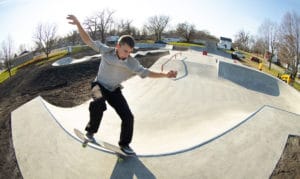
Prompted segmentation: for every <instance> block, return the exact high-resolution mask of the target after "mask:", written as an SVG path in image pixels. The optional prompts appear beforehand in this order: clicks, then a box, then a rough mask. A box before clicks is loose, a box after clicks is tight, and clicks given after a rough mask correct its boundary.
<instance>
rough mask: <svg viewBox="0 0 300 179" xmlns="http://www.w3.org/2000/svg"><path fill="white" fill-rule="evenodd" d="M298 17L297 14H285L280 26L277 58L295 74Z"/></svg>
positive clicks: (299, 21) (298, 39)
mask: <svg viewBox="0 0 300 179" xmlns="http://www.w3.org/2000/svg"><path fill="white" fill-rule="evenodd" d="M299 45H300V17H299V15H298V14H297V13H295V12H293V13H290V12H287V13H286V14H285V15H284V17H283V20H282V22H281V26H280V44H279V57H280V59H283V60H284V61H285V62H286V63H288V64H289V66H290V67H291V68H292V73H293V75H294V76H295V75H296V74H297V71H298V69H297V67H298V65H299V53H300V52H299Z"/></svg>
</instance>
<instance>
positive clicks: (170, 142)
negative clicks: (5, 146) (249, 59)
mask: <svg viewBox="0 0 300 179" xmlns="http://www.w3.org/2000/svg"><path fill="white" fill-rule="evenodd" d="M174 53H177V52H174V51H172V52H171V54H170V55H169V56H165V57H162V58H161V59H160V60H159V61H157V63H155V64H154V65H153V66H152V67H151V69H152V70H155V71H159V70H160V69H161V65H162V64H164V62H165V61H167V60H168V58H169V57H170V56H172V55H173V54H174ZM216 59H217V57H216V56H202V55H201V53H199V52H195V51H189V52H183V53H182V56H181V57H179V58H177V59H173V60H171V61H170V62H169V63H167V65H165V67H164V70H166V71H167V70H170V69H175V70H178V72H179V73H178V77H177V78H176V79H173V80H170V79H150V78H147V79H140V78H139V77H134V78H132V79H130V80H129V81H127V82H125V83H124V86H125V88H124V90H123V93H124V95H125V96H126V98H127V100H128V103H129V105H130V106H131V109H132V111H133V113H134V116H135V131H134V138H133V142H132V147H133V148H134V149H135V151H136V152H137V154H138V158H130V159H128V160H126V161H125V162H122V163H118V162H117V158H116V157H115V156H114V155H112V154H110V153H108V152H106V151H99V150H96V149H95V148H92V147H87V148H86V149H84V148H82V147H81V145H80V143H79V141H78V140H77V139H76V137H75V135H74V134H73V128H78V129H81V130H83V129H84V127H85V125H86V123H87V121H88V102H86V103H84V104H82V105H79V106H76V107H73V108H61V107H58V106H53V105H51V104H49V103H48V102H46V101H45V100H43V99H42V98H41V97H38V98H36V99H34V100H32V101H30V102H28V103H26V104H24V105H23V106H21V107H19V108H18V109H17V110H15V111H14V112H13V113H12V135H13V143H14V146H15V152H16V156H17V160H18V164H19V166H20V169H21V172H22V175H23V176H24V178H83V177H87V178H133V177H136V178H220V177H221V178H253V177H254V176H255V178H268V177H269V175H270V174H271V173H272V171H273V169H274V167H275V165H276V163H277V161H278V160H279V158H280V155H281V153H282V151H283V148H284V145H285V143H286V140H287V137H288V135H289V134H293V135H300V116H299V113H300V105H299V100H300V94H299V92H297V91H296V90H294V89H293V88H291V87H289V86H288V85H286V84H285V83H283V82H281V81H278V80H277V79H275V78H273V77H270V76H268V75H266V74H263V73H261V72H259V71H256V70H252V69H249V68H244V67H242V66H240V65H236V64H233V63H231V61H230V60H227V59H225V61H223V60H224V58H220V59H222V60H219V59H218V60H216ZM226 61H227V62H226ZM119 130H120V120H119V118H118V116H117V115H116V114H115V112H114V111H113V110H112V109H111V108H108V110H107V111H106V112H105V114H104V118H103V121H102V125H101V128H100V131H99V133H97V135H96V137H97V138H100V139H103V140H105V141H107V142H110V143H113V144H116V143H117V142H118V136H119Z"/></svg>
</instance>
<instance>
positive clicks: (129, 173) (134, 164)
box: [110, 157, 156, 179]
mask: <svg viewBox="0 0 300 179" xmlns="http://www.w3.org/2000/svg"><path fill="white" fill-rule="evenodd" d="M134 176H135V177H134ZM119 178H122V179H132V178H138V179H144V178H145V179H155V178H156V177H155V176H154V175H153V173H152V172H151V171H150V170H149V169H148V168H147V167H146V166H145V165H144V164H143V163H142V162H141V161H140V160H139V158H138V157H128V158H126V159H125V160H123V161H122V162H118V161H117V162H116V166H115V168H114V170H113V172H112V175H111V177H110V179H119Z"/></svg>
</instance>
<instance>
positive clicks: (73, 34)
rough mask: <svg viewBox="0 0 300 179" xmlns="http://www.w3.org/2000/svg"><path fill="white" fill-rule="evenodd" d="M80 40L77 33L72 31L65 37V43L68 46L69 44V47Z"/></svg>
mask: <svg viewBox="0 0 300 179" xmlns="http://www.w3.org/2000/svg"><path fill="white" fill-rule="evenodd" d="M80 40H81V38H80V36H79V33H78V32H77V31H76V30H74V31H72V32H69V33H68V35H67V37H66V41H67V43H68V44H71V45H76V44H78V43H79V42H80Z"/></svg>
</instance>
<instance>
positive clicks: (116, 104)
mask: <svg viewBox="0 0 300 179" xmlns="http://www.w3.org/2000/svg"><path fill="white" fill-rule="evenodd" d="M67 19H69V20H70V22H69V23H70V24H73V25H76V26H77V29H78V31H79V34H80V37H81V39H82V40H83V42H84V43H86V44H87V45H88V46H90V47H91V48H93V49H94V50H95V51H97V52H99V53H101V55H102V56H101V63H100V66H99V70H98V74H97V77H96V79H95V82H93V83H92V98H93V101H92V102H90V105H89V111H90V120H89V123H88V124H87V126H86V128H85V130H86V131H87V133H86V137H87V138H88V139H90V140H93V135H94V133H96V132H97V131H98V128H99V126H100V122H101V120H102V116H103V112H104V111H105V110H106V103H105V102H106V101H107V102H108V104H109V105H111V106H112V107H113V108H114V109H115V111H116V112H117V113H118V115H119V116H120V118H121V120H122V124H121V134H120V140H119V146H120V148H121V150H122V151H123V152H125V153H127V154H129V155H130V154H134V151H133V150H132V148H131V147H130V146H129V144H130V142H131V140H132V135H133V123H134V118H133V114H132V113H131V111H130V108H129V106H128V104H127V101H126V99H125V98H124V96H123V94H122V92H121V83H122V82H123V81H126V80H127V79H129V78H130V77H132V76H135V75H139V76H140V77H142V78H145V77H152V78H164V77H167V78H175V77H176V76H177V71H172V70H171V71H169V72H168V73H158V72H153V71H151V70H149V69H146V68H144V67H143V66H142V65H140V63H139V62H138V60H136V59H135V58H133V57H131V56H130V53H131V52H132V50H133V48H134V43H135V42H134V39H133V38H132V37H131V36H129V35H124V36H121V37H120V39H119V40H118V43H117V45H116V47H115V48H112V47H108V46H106V45H104V44H102V43H101V42H99V41H93V40H92V39H91V37H90V36H89V35H88V33H86V32H85V30H84V29H83V28H82V26H81V24H80V22H79V21H78V19H77V18H76V17H75V16H74V15H68V17H67Z"/></svg>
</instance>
